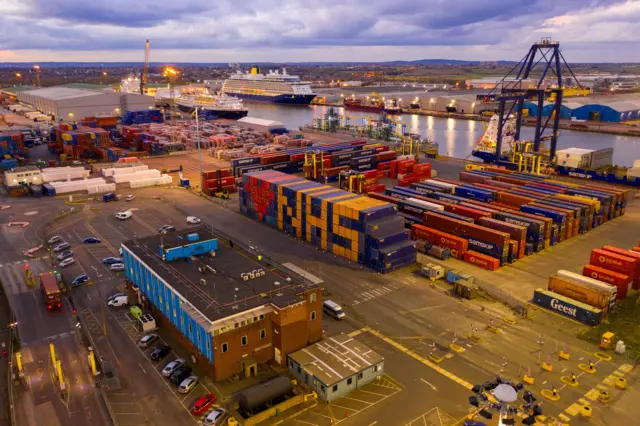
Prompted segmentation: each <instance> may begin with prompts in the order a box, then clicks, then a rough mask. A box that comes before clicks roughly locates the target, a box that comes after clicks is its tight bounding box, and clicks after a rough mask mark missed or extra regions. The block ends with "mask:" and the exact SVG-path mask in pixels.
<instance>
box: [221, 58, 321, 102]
mask: <svg viewBox="0 0 640 426" xmlns="http://www.w3.org/2000/svg"><path fill="white" fill-rule="evenodd" d="M221 91H222V93H224V94H227V95H232V96H237V97H239V98H241V99H246V100H248V101H259V102H272V103H277V104H291V105H309V103H311V101H312V100H313V98H315V97H316V94H315V93H313V92H312V91H311V85H310V84H309V83H307V82H303V81H300V77H298V76H297V75H289V74H287V70H286V69H285V68H283V69H282V72H279V71H269V73H267V74H261V73H260V69H259V68H257V67H254V68H252V69H251V71H250V72H244V73H243V72H241V71H237V72H236V73H235V74H231V75H230V76H229V78H227V79H226V80H225V81H224V84H223V85H222V90H221Z"/></svg>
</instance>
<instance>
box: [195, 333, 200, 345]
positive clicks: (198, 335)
mask: <svg viewBox="0 0 640 426" xmlns="http://www.w3.org/2000/svg"><path fill="white" fill-rule="evenodd" d="M196 338H197V339H198V343H200V333H196Z"/></svg>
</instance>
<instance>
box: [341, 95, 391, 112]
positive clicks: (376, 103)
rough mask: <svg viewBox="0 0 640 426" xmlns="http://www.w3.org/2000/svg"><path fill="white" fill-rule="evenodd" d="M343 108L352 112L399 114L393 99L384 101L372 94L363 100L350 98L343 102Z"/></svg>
mask: <svg viewBox="0 0 640 426" xmlns="http://www.w3.org/2000/svg"><path fill="white" fill-rule="evenodd" d="M344 108H345V109H348V110H352V111H364V112H374V113H382V112H386V113H387V114H400V113H401V112H402V110H401V109H400V104H399V103H398V101H397V100H395V99H385V98H382V97H380V95H378V94H377V93H372V94H371V95H369V96H367V97H366V98H365V99H364V100H361V99H356V97H355V96H351V97H349V98H346V99H345V100H344Z"/></svg>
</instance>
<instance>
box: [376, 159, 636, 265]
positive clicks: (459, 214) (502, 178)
mask: <svg viewBox="0 0 640 426" xmlns="http://www.w3.org/2000/svg"><path fill="white" fill-rule="evenodd" d="M369 196H370V197H372V198H376V199H379V200H382V201H387V202H391V203H395V204H397V206H398V211H399V212H400V213H399V214H400V215H401V216H402V217H403V218H405V223H406V225H407V226H408V227H416V226H420V227H421V228H418V229H420V232H417V231H414V232H413V233H412V234H413V235H412V236H413V238H414V239H417V240H422V241H424V242H425V243H426V244H420V245H418V246H417V247H418V248H422V247H427V248H428V247H429V245H440V246H443V247H446V248H448V249H449V250H450V252H451V255H452V256H454V257H457V258H461V259H464V260H466V261H468V262H471V263H474V264H476V265H478V266H481V267H483V268H486V269H490V270H495V269H497V268H498V267H499V266H500V265H503V264H505V263H507V262H509V263H511V262H515V261H517V260H518V259H522V258H523V257H524V256H528V255H531V254H533V253H536V252H539V251H541V250H544V249H545V248H548V247H550V246H554V245H556V244H558V243H561V242H563V241H565V240H568V239H570V238H573V237H575V236H576V235H579V234H581V233H585V232H587V231H589V230H591V229H593V228H594V227H597V226H599V225H601V224H602V223H604V222H606V221H609V220H612V219H614V218H616V217H618V216H621V215H623V214H624V210H625V207H626V203H627V200H628V196H629V194H628V191H627V190H620V189H614V188H607V187H601V186H597V185H590V184H587V185H575V184H571V183H566V182H560V181H554V180H552V179H548V178H545V177H542V176H536V175H531V174H526V173H517V172H511V171H508V170H505V169H499V168H491V167H489V168H487V170H481V171H480V170H475V171H471V172H461V173H460V180H458V181H456V180H446V179H440V178H435V179H427V180H424V181H420V182H415V183H412V184H410V187H409V188H406V187H401V186H396V187H394V188H387V189H386V190H385V193H384V194H369ZM441 216H445V217H446V218H441ZM462 222H467V223H468V224H463V223H462ZM425 227H426V228H428V229H425ZM456 238H462V239H464V240H466V244H464V245H461V244H460V243H459V241H458V240H456ZM443 241H446V243H444V242H443ZM465 247H466V248H465ZM467 251H468V252H469V254H466V252H467Z"/></svg>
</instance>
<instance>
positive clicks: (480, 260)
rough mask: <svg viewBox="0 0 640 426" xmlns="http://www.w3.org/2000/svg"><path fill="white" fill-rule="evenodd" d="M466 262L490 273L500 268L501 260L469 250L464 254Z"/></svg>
mask: <svg viewBox="0 0 640 426" xmlns="http://www.w3.org/2000/svg"><path fill="white" fill-rule="evenodd" d="M464 261H465V262H469V263H471V264H472V265H476V266H479V267H481V268H483V269H488V270H489V271H495V270H497V269H498V268H499V267H500V260H499V259H496V258H495V257H491V256H486V255H484V254H482V253H478V252H477V251H473V250H469V251H468V252H466V253H465V254H464Z"/></svg>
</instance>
